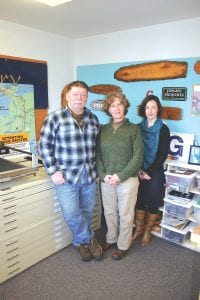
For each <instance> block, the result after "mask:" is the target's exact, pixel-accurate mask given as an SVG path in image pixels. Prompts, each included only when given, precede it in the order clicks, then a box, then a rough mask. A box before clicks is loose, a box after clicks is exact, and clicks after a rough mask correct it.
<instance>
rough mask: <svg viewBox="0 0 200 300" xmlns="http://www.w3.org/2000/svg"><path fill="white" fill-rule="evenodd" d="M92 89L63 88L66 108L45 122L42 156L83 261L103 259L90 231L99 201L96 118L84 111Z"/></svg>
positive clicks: (78, 85) (77, 83) (79, 83)
mask: <svg viewBox="0 0 200 300" xmlns="http://www.w3.org/2000/svg"><path fill="white" fill-rule="evenodd" d="M88 91H89V87H88V86H87V84H86V83H85V82H83V81H73V82H71V83H70V84H68V85H67V86H65V88H64V92H65V93H64V96H65V99H66V101H67V106H66V108H65V109H63V110H59V111H56V112H54V113H51V114H50V115H49V116H48V117H47V118H46V119H45V121H44V124H43V127H42V130H41V135H40V141H39V152H40V155H41V158H42V161H43V164H44V167H45V169H46V172H47V174H49V175H50V176H51V179H52V181H53V183H54V186H55V191H56V194H57V197H58V200H59V202H60V204H61V207H62V211H63V215H64V218H65V221H66V223H67V224H68V226H69V228H70V229H71V231H72V234H73V241H72V243H73V245H74V246H75V247H76V248H77V249H78V251H79V253H80V256H81V258H82V260H83V261H89V260H91V259H92V258H94V259H96V260H99V259H101V258H102V248H101V246H100V245H99V244H98V242H97V240H96V239H94V234H93V232H91V230H90V225H91V221H92V215H93V210H94V206H95V201H96V176H97V174H96V163H95V146H96V137H97V134H98V132H99V122H98V119H97V117H96V116H95V115H94V114H93V113H92V112H91V111H90V110H89V109H87V108H86V107H85V105H86V102H87V96H88Z"/></svg>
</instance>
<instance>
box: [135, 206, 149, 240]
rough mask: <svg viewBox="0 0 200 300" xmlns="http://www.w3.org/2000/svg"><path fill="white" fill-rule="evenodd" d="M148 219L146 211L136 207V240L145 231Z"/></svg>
mask: <svg viewBox="0 0 200 300" xmlns="http://www.w3.org/2000/svg"><path fill="white" fill-rule="evenodd" d="M145 221H146V211H145V210H141V209H136V211H135V226H136V228H135V231H134V234H133V237H132V240H133V241H134V240H136V239H137V238H138V237H139V236H141V235H142V234H143V232H144V228H145Z"/></svg>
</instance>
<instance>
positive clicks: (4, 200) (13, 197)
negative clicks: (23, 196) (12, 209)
mask: <svg viewBox="0 0 200 300" xmlns="http://www.w3.org/2000/svg"><path fill="white" fill-rule="evenodd" d="M12 199H15V196H12V197H10V198H7V199H3V200H2V201H3V202H6V201H9V200H12Z"/></svg>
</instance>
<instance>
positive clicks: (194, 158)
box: [188, 145, 200, 166]
mask: <svg viewBox="0 0 200 300" xmlns="http://www.w3.org/2000/svg"><path fill="white" fill-rule="evenodd" d="M188 164H191V165H199V166H200V146H195V145H191V146H190V153H189V159H188Z"/></svg>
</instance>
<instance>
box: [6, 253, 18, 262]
mask: <svg viewBox="0 0 200 300" xmlns="http://www.w3.org/2000/svg"><path fill="white" fill-rule="evenodd" d="M18 256H19V254H17V255H15V256H12V257H10V258H7V261H11V260H12V259H14V258H16V257H18Z"/></svg>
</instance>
